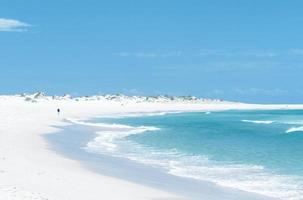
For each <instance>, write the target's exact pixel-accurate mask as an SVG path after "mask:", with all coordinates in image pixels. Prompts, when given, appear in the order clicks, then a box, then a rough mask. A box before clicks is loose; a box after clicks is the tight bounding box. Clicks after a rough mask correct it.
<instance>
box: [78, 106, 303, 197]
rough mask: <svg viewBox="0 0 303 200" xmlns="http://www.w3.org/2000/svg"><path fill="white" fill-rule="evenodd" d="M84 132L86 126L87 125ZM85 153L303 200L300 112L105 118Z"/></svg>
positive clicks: (99, 120) (99, 121)
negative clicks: (113, 157)
mask: <svg viewBox="0 0 303 200" xmlns="http://www.w3.org/2000/svg"><path fill="white" fill-rule="evenodd" d="M83 124H84V125H85V122H83ZM86 124H87V125H89V126H91V125H93V126H94V125H95V126H103V127H104V126H105V127H106V126H108V127H116V128H117V129H115V130H114V131H113V129H109V130H103V131H98V132H97V135H96V137H94V138H93V139H91V140H90V141H89V142H88V143H87V144H86V145H85V146H84V147H83V149H84V150H85V151H87V152H89V153H93V154H107V155H112V156H115V157H123V158H127V159H130V160H132V161H135V162H139V163H142V164H145V165H150V166H155V167H159V168H161V169H163V170H165V171H166V172H167V173H169V174H172V175H175V176H180V177H187V178H192V179H197V180H206V181H211V182H214V183H216V184H218V185H221V186H227V187H232V188H237V189H240V190H244V191H249V192H254V193H258V194H262V195H266V196H270V197H277V198H280V199H285V200H286V199H287V200H300V199H303V110H259V111H221V112H189V113H149V114H136V113H134V114H130V115H124V116H123V115H121V116H114V117H110V116H108V117H100V118H97V119H94V120H91V121H89V122H86Z"/></svg>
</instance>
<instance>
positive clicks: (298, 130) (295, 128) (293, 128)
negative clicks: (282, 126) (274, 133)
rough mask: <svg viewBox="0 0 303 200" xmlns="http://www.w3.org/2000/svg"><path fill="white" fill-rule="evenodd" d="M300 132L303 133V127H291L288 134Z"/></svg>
mask: <svg viewBox="0 0 303 200" xmlns="http://www.w3.org/2000/svg"><path fill="white" fill-rule="evenodd" d="M300 131H303V126H298V127H291V128H289V129H288V130H287V131H286V133H292V132H300Z"/></svg>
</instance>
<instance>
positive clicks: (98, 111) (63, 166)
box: [0, 96, 303, 200]
mask: <svg viewBox="0 0 303 200" xmlns="http://www.w3.org/2000/svg"><path fill="white" fill-rule="evenodd" d="M58 107H59V108H60V109H61V110H62V113H61V114H60V116H58V115H57V113H56V110H57V108H58ZM0 108H1V113H0V119H1V120H0V197H1V198H3V197H4V198H3V199H17V200H19V199H38V200H40V199H41V200H42V199H49V200H53V199H55V200H57V199H58V200H65V199H73V200H78V199H79V200H80V199H89V200H90V199H91V200H94V199H100V197H103V198H106V199H132V200H133V199H140V200H141V199H158V200H159V199H180V198H181V199H182V197H180V196H178V195H175V194H173V193H170V192H166V191H161V190H159V189H154V188H151V187H147V186H143V185H141V184H136V183H132V182H129V181H126V180H121V179H118V178H113V177H109V176H105V175H101V174H98V173H95V172H92V171H89V170H87V169H85V168H83V166H82V165H81V164H80V163H79V162H77V161H75V160H73V159H70V158H67V157H64V156H62V155H60V154H58V153H56V152H54V151H52V150H51V149H50V147H49V144H48V143H47V142H46V141H45V140H44V139H43V135H45V134H48V133H54V132H57V131H58V128H57V127H58V126H66V125H69V123H67V122H64V121H63V120H64V119H66V118H74V119H81V120H83V119H88V118H93V117H97V116H101V115H112V114H123V113H124V114H125V113H139V112H158V111H163V112H167V111H213V110H222V109H223V110H224V109H226V110H227V109H266V108H267V109H274V108H278V109H279V108H280V109H285V108H288V109H290V108H293V109H298V108H301V109H302V108H303V106H302V105H295V106H291V107H289V106H288V107H287V106H285V105H266V106H265V105H250V104H241V103H226V104H224V103H205V104H201V103H183V102H168V103H167V102H165V103H163V102H141V103H137V102H127V104H124V105H121V102H116V101H104V100H102V101H97V100H92V101H84V100H83V101H82V100H80V101H72V100H70V99H65V100H50V101H45V100H39V99H38V100H37V101H36V102H28V101H25V98H24V97H19V96H1V98H0Z"/></svg>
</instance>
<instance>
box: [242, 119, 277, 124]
mask: <svg viewBox="0 0 303 200" xmlns="http://www.w3.org/2000/svg"><path fill="white" fill-rule="evenodd" d="M241 121H242V122H248V123H254V124H272V123H274V122H275V121H271V120H246V119H243V120H241Z"/></svg>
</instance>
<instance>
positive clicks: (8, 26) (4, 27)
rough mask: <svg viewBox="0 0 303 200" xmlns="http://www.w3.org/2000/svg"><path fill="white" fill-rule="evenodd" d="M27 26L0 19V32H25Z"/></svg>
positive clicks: (14, 21)
mask: <svg viewBox="0 0 303 200" xmlns="http://www.w3.org/2000/svg"><path fill="white" fill-rule="evenodd" d="M29 26H30V24H27V23H24V22H21V21H18V20H15V19H5V18H0V31H26V30H27V28H28V27H29Z"/></svg>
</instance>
